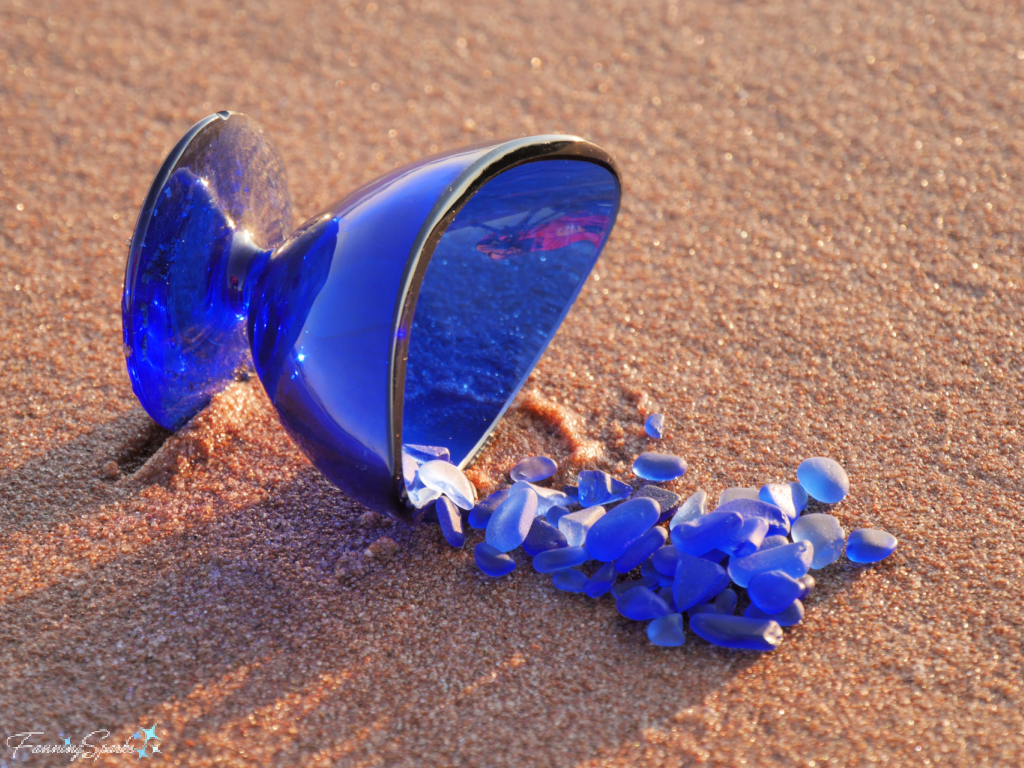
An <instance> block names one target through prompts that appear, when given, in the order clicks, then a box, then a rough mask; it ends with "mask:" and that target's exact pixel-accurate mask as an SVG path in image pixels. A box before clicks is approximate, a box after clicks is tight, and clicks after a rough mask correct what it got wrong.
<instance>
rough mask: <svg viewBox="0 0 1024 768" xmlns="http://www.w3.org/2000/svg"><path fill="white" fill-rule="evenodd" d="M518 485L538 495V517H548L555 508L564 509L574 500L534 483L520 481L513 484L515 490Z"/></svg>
mask: <svg viewBox="0 0 1024 768" xmlns="http://www.w3.org/2000/svg"><path fill="white" fill-rule="evenodd" d="M517 485H518V486H527V487H529V488H530V489H532V490H533V492H534V493H536V494H537V516H538V517H547V514H548V512H550V511H551V510H552V509H553V508H555V507H559V506H561V507H564V506H567V505H568V504H571V503H572V499H570V498H569V497H568V496H566V495H565V494H564V493H562V492H561V491H559V490H557V489H555V488H545V487H543V486H541V485H534V484H533V483H528V482H526V481H525V480H519V481H517V482H516V483H513V485H512V487H513V488H515V487H516V486H517Z"/></svg>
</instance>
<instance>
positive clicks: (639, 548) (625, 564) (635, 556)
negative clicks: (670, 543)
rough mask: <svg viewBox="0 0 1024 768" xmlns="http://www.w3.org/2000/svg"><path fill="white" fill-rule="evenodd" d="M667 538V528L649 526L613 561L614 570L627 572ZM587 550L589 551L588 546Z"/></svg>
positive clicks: (612, 512) (644, 559)
mask: <svg viewBox="0 0 1024 768" xmlns="http://www.w3.org/2000/svg"><path fill="white" fill-rule="evenodd" d="M614 512H615V510H614V509H613V510H612V511H611V512H610V513H609V514H614ZM591 530H593V529H591ZM588 538H589V536H588ZM667 540H668V530H666V529H665V528H662V527H660V526H656V527H654V528H651V530H649V531H647V533H645V534H644V535H643V536H641V537H640V538H639V539H637V540H636V541H634V542H633V543H632V544H630V545H629V548H628V549H627V550H626V551H625V552H623V553H622V555H620V556H619V558H618V559H617V560H616V561H615V568H616V570H617V571H618V572H619V573H629V572H630V571H632V570H633V569H634V568H636V567H637V566H638V565H640V564H641V563H643V562H644V561H646V560H647V558H649V557H650V556H651V555H653V554H654V553H655V552H656V551H657V550H659V549H661V548H662V547H663V546H665V542H666V541H667ZM587 551H588V552H589V551H590V549H589V547H588V549H587Z"/></svg>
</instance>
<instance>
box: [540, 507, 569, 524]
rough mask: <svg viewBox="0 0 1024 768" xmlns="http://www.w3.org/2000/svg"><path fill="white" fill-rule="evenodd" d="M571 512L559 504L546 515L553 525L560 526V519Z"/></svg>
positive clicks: (546, 518)
mask: <svg viewBox="0 0 1024 768" xmlns="http://www.w3.org/2000/svg"><path fill="white" fill-rule="evenodd" d="M568 514H569V510H568V509H567V508H566V507H561V506H558V505H557V504H556V505H555V506H553V507H551V509H549V510H548V513H547V514H546V515H545V516H544V519H545V520H547V521H548V522H549V523H550V524H551V525H553V526H555V528H557V527H558V521H559V520H561V519H562V518H563V517H565V516H566V515H568Z"/></svg>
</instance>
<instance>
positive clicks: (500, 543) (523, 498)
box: [485, 486, 537, 552]
mask: <svg viewBox="0 0 1024 768" xmlns="http://www.w3.org/2000/svg"><path fill="white" fill-rule="evenodd" d="M536 515H537V494H535V493H534V492H533V489H532V488H524V487H516V486H512V490H511V491H510V492H509V495H508V498H506V499H505V501H503V502H502V503H501V504H500V505H499V506H498V508H497V509H496V510H494V514H492V515H491V519H490V520H488V521H487V532H486V534H485V538H486V541H487V543H488V544H490V545H491V546H492V547H494V548H495V549H497V550H498V551H499V552H511V551H512V550H513V549H517V548H519V547H520V546H522V544H523V542H524V541H525V540H526V536H527V534H528V533H529V532H530V526H531V525H533V520H534V518H535V517H536Z"/></svg>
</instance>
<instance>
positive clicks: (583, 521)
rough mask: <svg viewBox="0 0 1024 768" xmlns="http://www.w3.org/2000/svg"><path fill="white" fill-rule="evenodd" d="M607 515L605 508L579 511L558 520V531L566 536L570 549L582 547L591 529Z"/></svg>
mask: <svg viewBox="0 0 1024 768" xmlns="http://www.w3.org/2000/svg"><path fill="white" fill-rule="evenodd" d="M605 514H607V513H606V512H605V509H604V507H588V508H586V509H578V510H576V511H575V512H570V513H569V514H567V515H562V517H560V518H559V520H558V530H560V531H561V532H562V533H563V534H564V535H565V540H566V541H567V542H569V546H570V547H582V546H583V543H584V542H585V541H586V540H587V535H588V533H589V532H590V529H591V527H592V526H593V525H594V524H595V523H596V522H597V521H598V520H600V519H601V518H602V517H604V516H605Z"/></svg>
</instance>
